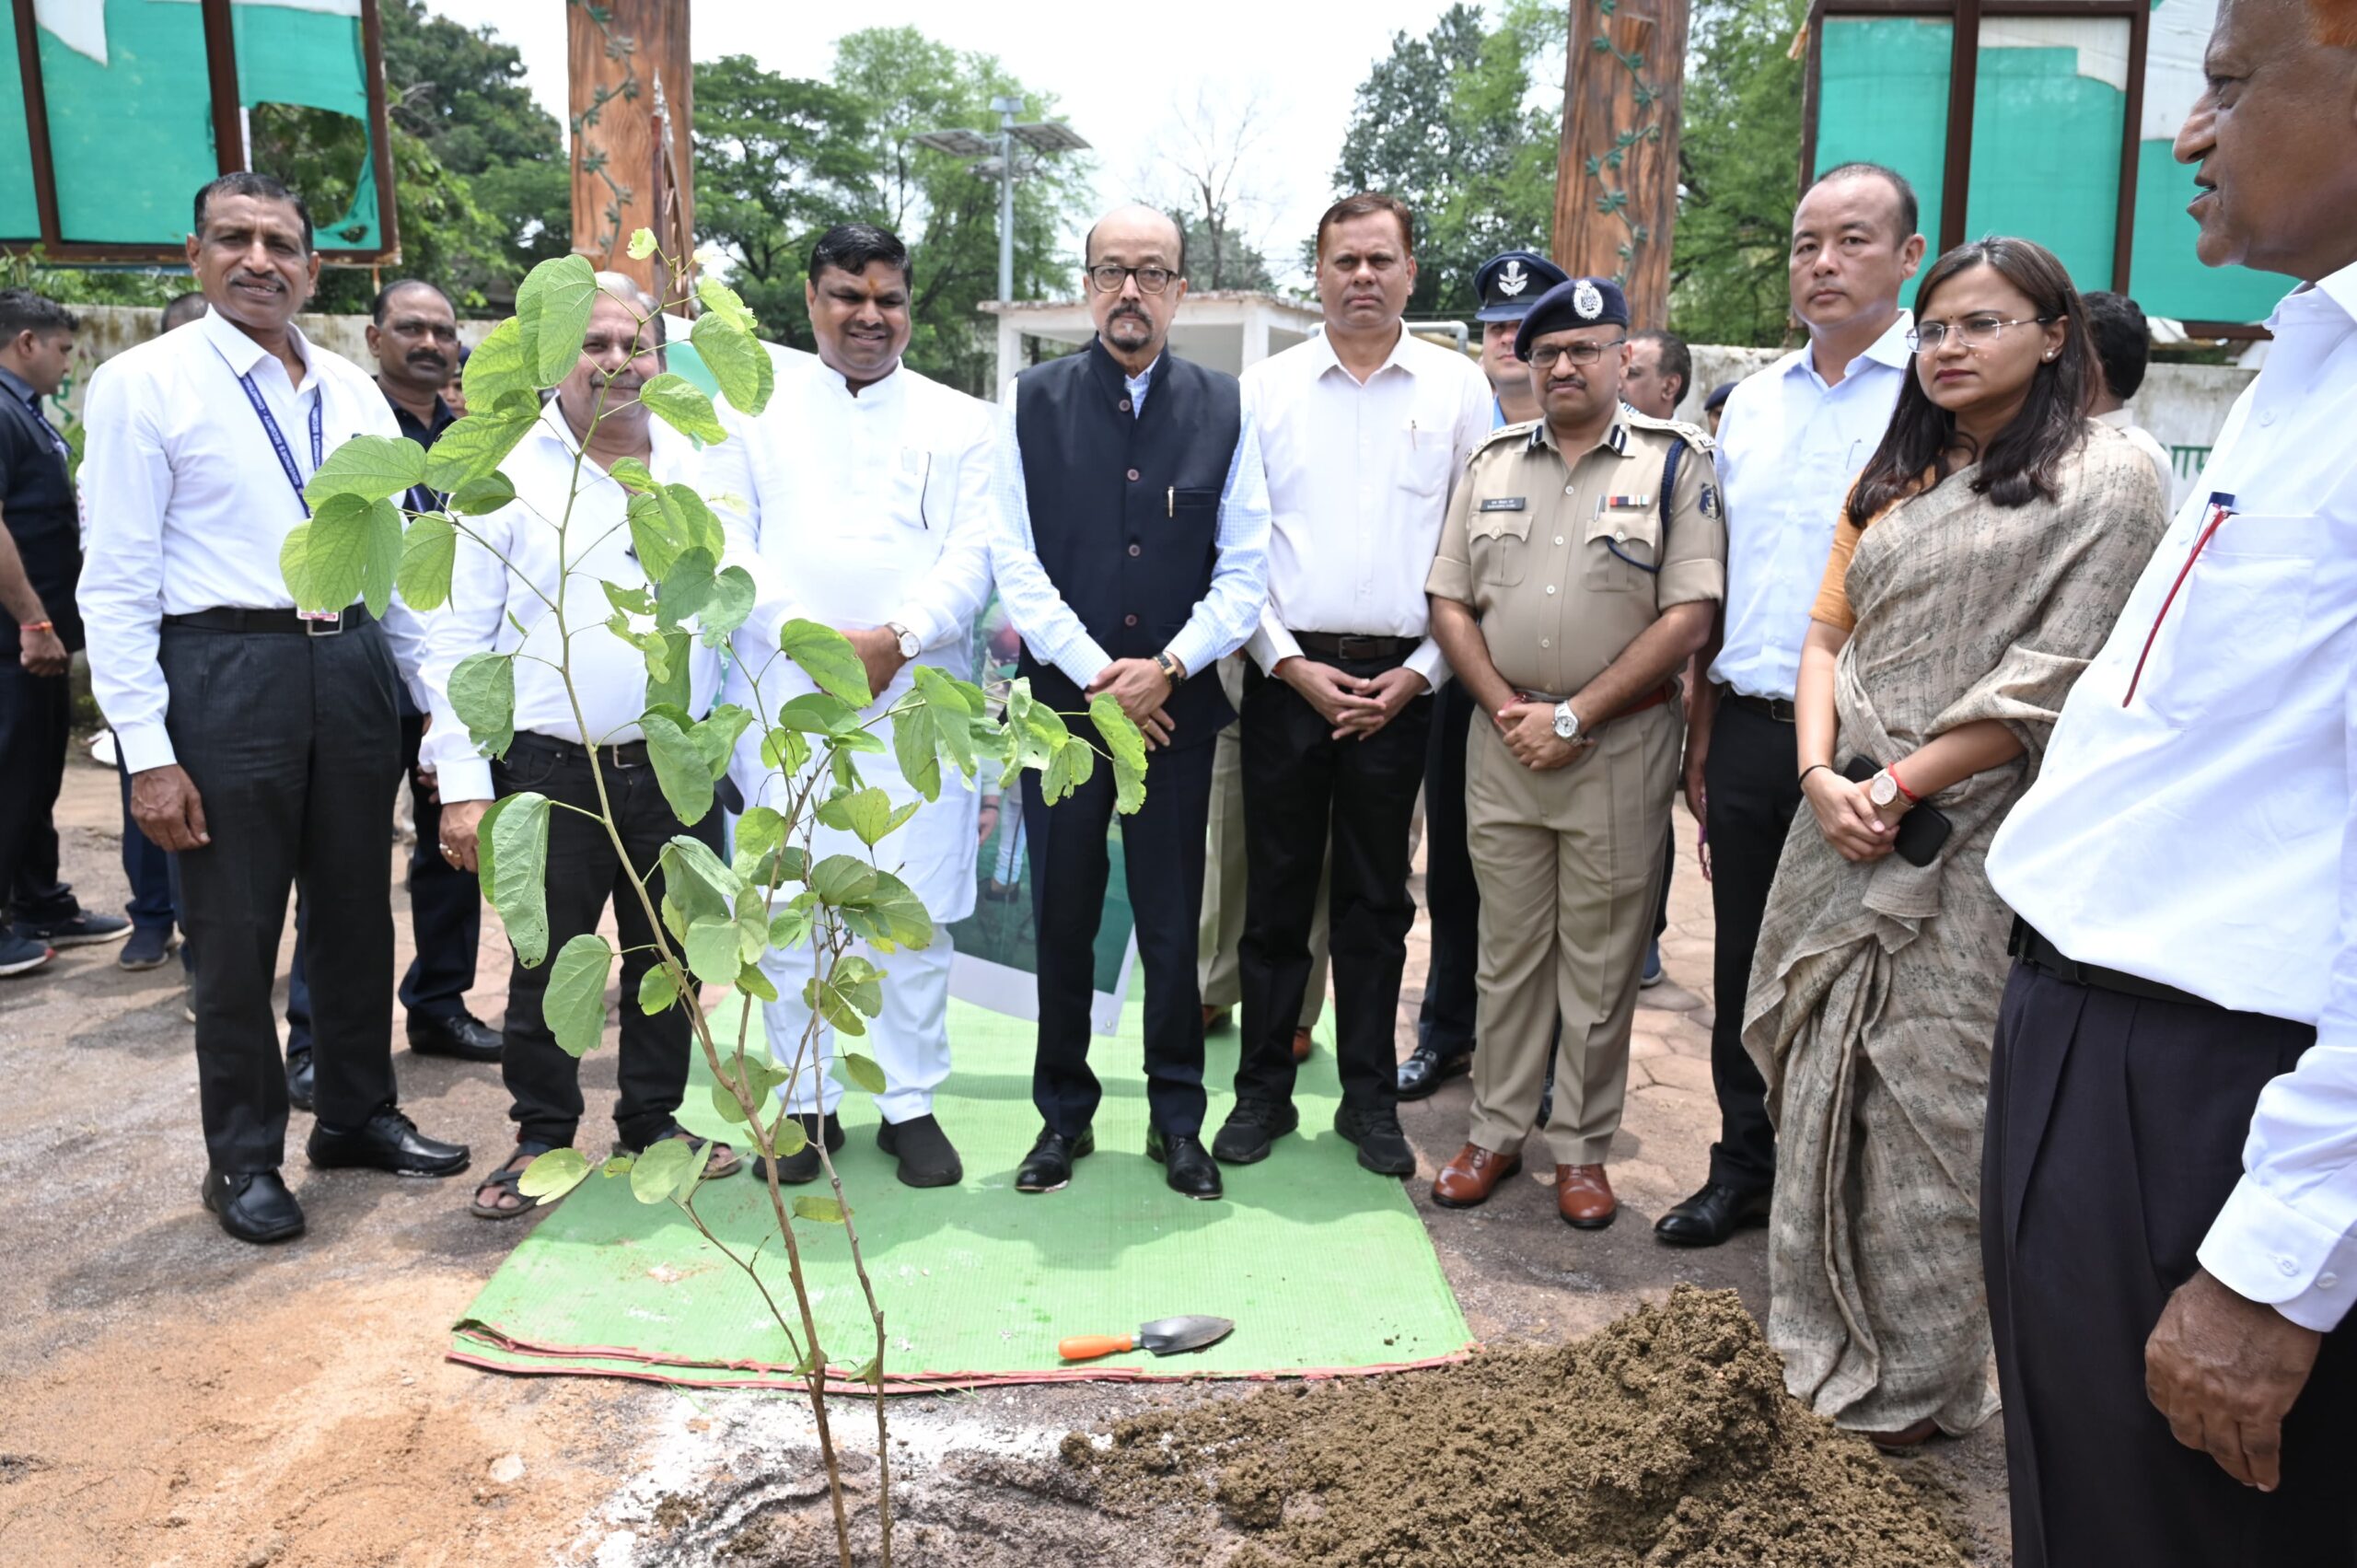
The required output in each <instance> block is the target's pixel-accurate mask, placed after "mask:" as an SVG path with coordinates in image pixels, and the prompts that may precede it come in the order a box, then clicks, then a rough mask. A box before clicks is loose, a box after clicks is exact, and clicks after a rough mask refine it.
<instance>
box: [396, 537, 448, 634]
mask: <svg viewBox="0 0 2357 1568" xmlns="http://www.w3.org/2000/svg"><path fill="white" fill-rule="evenodd" d="M458 562H459V530H458V528H457V526H456V525H454V524H453V523H452V522H451V521H450V519H449V518H447V517H444V516H443V515H442V514H441V513H439V512H428V513H426V514H425V515H424V517H419V518H418V519H417V520H416V521H414V522H412V523H411V524H410V526H409V527H408V528H406V529H404V530H403V531H402V533H401V575H400V577H399V578H398V579H397V582H398V586H399V587H400V588H401V602H402V603H403V604H405V605H407V606H409V607H410V608H411V609H412V610H421V611H422V610H439V609H441V608H442V607H443V605H445V604H447V603H448V602H449V598H450V569H451V568H452V567H453V566H456V565H457V564H458Z"/></svg>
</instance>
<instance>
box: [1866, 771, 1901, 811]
mask: <svg viewBox="0 0 2357 1568" xmlns="http://www.w3.org/2000/svg"><path fill="white" fill-rule="evenodd" d="M1866 798H1867V799H1868V800H1871V801H1873V802H1874V803H1875V810H1877V811H1879V810H1881V809H1882V808H1883V807H1886V806H1888V805H1889V804H1890V803H1891V802H1892V801H1894V800H1897V799H1898V779H1897V778H1896V777H1895V776H1894V775H1893V774H1892V773H1891V771H1890V770H1889V769H1888V768H1885V769H1883V770H1882V771H1881V772H1877V773H1876V774H1875V776H1874V777H1873V778H1871V779H1868V780H1867V781H1866Z"/></svg>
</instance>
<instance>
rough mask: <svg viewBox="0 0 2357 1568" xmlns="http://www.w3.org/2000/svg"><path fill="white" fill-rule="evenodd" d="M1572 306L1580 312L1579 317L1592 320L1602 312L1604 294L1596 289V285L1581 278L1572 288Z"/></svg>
mask: <svg viewBox="0 0 2357 1568" xmlns="http://www.w3.org/2000/svg"><path fill="white" fill-rule="evenodd" d="M1572 308H1573V309H1574V310H1576V311H1578V312H1579V313H1580V319H1582V320H1584V321H1593V320H1595V319H1596V318H1597V317H1598V316H1601V315H1603V314H1604V296H1603V295H1602V294H1601V293H1599V292H1598V291H1597V289H1596V285H1594V284H1592V283H1590V282H1588V281H1587V279H1585V278H1582V279H1580V281H1579V285H1578V286H1577V287H1575V288H1573V290H1572Z"/></svg>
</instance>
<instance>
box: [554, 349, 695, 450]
mask: <svg viewBox="0 0 2357 1568" xmlns="http://www.w3.org/2000/svg"><path fill="white" fill-rule="evenodd" d="M576 352H577V350H576ZM638 401H640V402H641V403H643V404H644V405H645V408H646V412H649V413H651V414H653V415H654V416H655V417H656V418H657V419H659V420H661V421H662V422H663V423H664V424H668V425H669V426H670V427H671V428H672V429H674V430H676V431H678V432H679V434H680V435H682V436H694V437H696V438H697V439H698V440H701V441H725V440H726V439H727V438H728V432H727V431H726V430H725V429H723V428H722V427H721V424H720V415H719V414H718V413H716V412H714V410H713V406H712V400H711V399H710V398H707V397H705V396H704V395H703V393H702V392H701V391H698V390H697V389H696V387H695V384H694V383H693V382H691V381H690V380H689V379H688V378H687V377H684V376H679V375H675V374H673V373H672V372H670V371H668V370H667V371H665V372H664V373H663V374H662V375H660V376H657V377H654V378H653V379H652V380H650V381H648V382H647V383H646V384H645V385H644V386H643V387H641V388H639V389H638Z"/></svg>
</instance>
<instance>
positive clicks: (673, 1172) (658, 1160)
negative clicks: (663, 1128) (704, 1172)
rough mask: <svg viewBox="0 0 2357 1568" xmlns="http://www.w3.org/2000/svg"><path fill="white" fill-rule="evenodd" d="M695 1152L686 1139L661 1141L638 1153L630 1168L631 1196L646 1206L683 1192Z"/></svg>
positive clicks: (664, 1139)
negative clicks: (683, 1181) (682, 1181)
mask: <svg viewBox="0 0 2357 1568" xmlns="http://www.w3.org/2000/svg"><path fill="white" fill-rule="evenodd" d="M695 1157H696V1156H695V1152H694V1151H693V1150H691V1149H690V1148H689V1147H688V1141H687V1140H686V1139H685V1138H657V1139H656V1140H655V1142H653V1143H651V1144H647V1145H646V1147H644V1148H643V1149H641V1150H640V1151H639V1152H638V1163H637V1164H635V1165H633V1166H632V1167H631V1169H630V1195H631V1196H632V1197H633V1198H635V1199H637V1200H638V1201H639V1202H642V1203H660V1202H663V1201H664V1200H665V1199H667V1198H668V1197H670V1195H671V1194H672V1193H673V1192H675V1191H678V1190H679V1182H680V1180H681V1179H683V1178H684V1177H686V1175H687V1174H688V1167H690V1166H691V1165H693V1164H694V1163H695Z"/></svg>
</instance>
